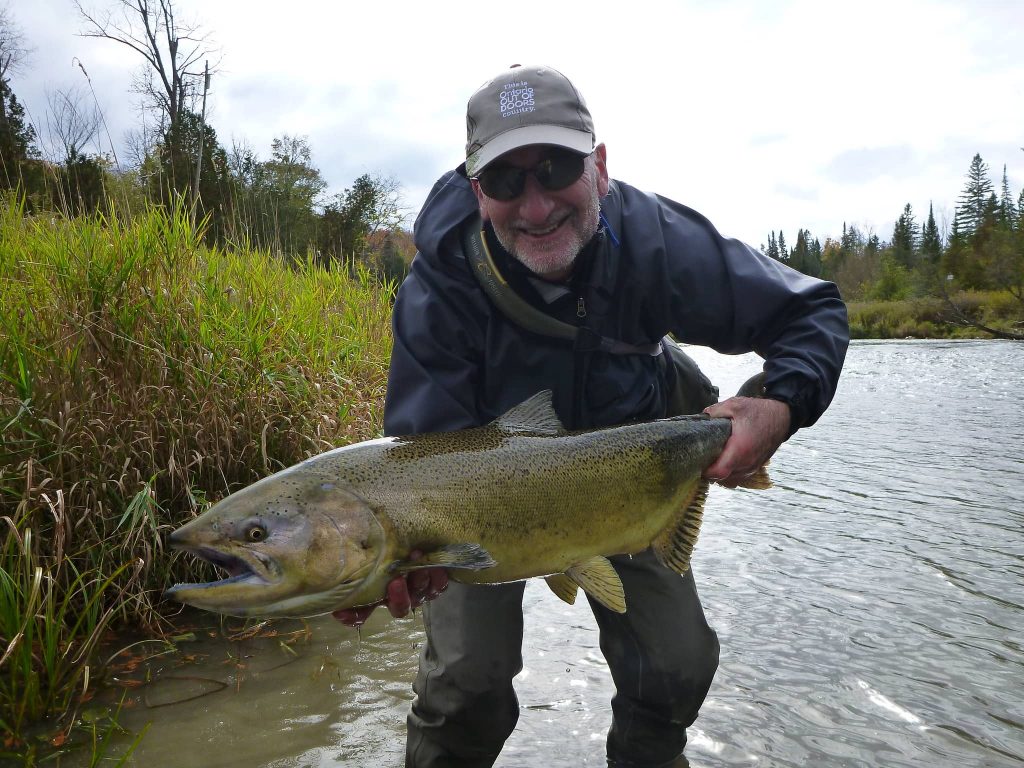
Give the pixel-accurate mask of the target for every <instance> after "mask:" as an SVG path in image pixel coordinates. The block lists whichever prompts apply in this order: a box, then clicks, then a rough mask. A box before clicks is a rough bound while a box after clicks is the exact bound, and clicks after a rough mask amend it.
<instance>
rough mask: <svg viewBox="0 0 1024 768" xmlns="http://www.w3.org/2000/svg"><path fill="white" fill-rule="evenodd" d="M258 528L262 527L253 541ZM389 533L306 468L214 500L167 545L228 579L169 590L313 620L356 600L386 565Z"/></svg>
mask: <svg viewBox="0 0 1024 768" xmlns="http://www.w3.org/2000/svg"><path fill="white" fill-rule="evenodd" d="M254 531H257V532H258V533H259V537H258V538H254V533H253V532H254ZM385 538H386V537H385V535H384V531H383V528H382V527H381V525H380V523H379V522H378V521H377V519H376V517H375V515H374V514H373V512H372V510H370V508H369V507H368V506H367V505H366V504H365V502H363V500H362V499H360V498H359V497H358V496H357V495H356V494H354V493H353V492H352V491H351V490H350V489H347V488H345V487H344V486H343V485H342V484H340V483H336V482H331V481H329V480H326V479H325V478H323V477H322V476H320V475H319V474H317V473H311V472H309V471H308V470H307V469H305V468H303V467H302V465H300V466H298V467H293V468H291V469H288V470H284V471H283V472H279V473H278V474H277V475H272V476H271V477H268V478H265V479H264V480H261V481H260V482H258V483H255V484H254V485H251V486H249V487H248V488H244V489H242V490H240V491H238V492H236V493H234V494H232V495H231V496H228V497H227V498H226V499H224V500H222V501H220V502H218V503H217V504H215V505H214V506H213V507H211V508H210V509H209V510H207V511H206V512H204V513H203V514H202V515H200V516H199V517H197V518H196V519H195V520H192V521H191V522H189V523H187V524H186V525H184V526H182V527H181V528H179V529H178V530H176V531H174V532H173V533H172V534H171V535H170V537H169V539H168V541H169V543H170V545H171V546H173V547H174V548H176V549H180V550H184V551H185V552H188V553H189V554H192V555H194V556H196V557H197V558H199V559H202V560H205V561H207V562H210V563H211V564H213V565H214V566H216V567H218V568H219V569H221V570H222V571H225V572H226V577H225V578H222V579H220V580H216V581H209V582H203V583H196V584H176V585H174V586H173V587H171V588H170V589H168V590H167V591H166V592H165V595H166V596H168V597H170V598H173V599H175V600H178V601H179V602H182V603H185V604H187V605H191V606H194V607H196V608H200V609H203V610H209V611H214V612H217V613H222V614H225V615H228V616H241V617H271V616H293V617H303V616H315V615H318V614H321V613H327V612H328V611H331V610H336V609H337V608H342V607H348V605H355V604H357V603H352V602H351V600H352V596H353V595H358V596H359V597H362V595H363V594H364V593H366V592H367V589H366V582H367V580H368V579H369V581H371V582H376V581H378V579H376V578H374V574H375V573H376V572H377V571H378V570H381V569H382V568H383V566H382V564H381V563H382V558H383V556H384V555H385V554H386V551H387V548H386V546H385V543H386V541H385Z"/></svg>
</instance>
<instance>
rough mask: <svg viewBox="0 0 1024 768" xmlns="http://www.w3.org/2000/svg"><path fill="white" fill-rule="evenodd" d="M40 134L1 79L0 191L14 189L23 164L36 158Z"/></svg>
mask: <svg viewBox="0 0 1024 768" xmlns="http://www.w3.org/2000/svg"><path fill="white" fill-rule="evenodd" d="M35 140H36V132H35V129H33V128H32V126H31V125H30V124H28V123H26V122H25V109H24V108H23V107H22V106H21V104H20V103H18V98H17V97H16V96H15V95H14V91H12V90H11V88H10V86H9V85H8V84H7V82H6V80H3V79H0V189H11V188H13V187H14V186H15V185H16V184H17V183H18V180H19V178H20V177H21V173H20V169H21V165H22V163H24V162H25V160H27V159H28V158H29V157H33V156H35V155H36V148H35Z"/></svg>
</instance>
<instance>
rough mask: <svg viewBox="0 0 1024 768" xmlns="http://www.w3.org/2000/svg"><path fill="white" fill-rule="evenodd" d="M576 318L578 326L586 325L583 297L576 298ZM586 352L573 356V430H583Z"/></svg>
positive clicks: (585, 308)
mask: <svg viewBox="0 0 1024 768" xmlns="http://www.w3.org/2000/svg"><path fill="white" fill-rule="evenodd" d="M576 317H577V318H578V319H579V322H578V323H577V325H581V326H582V325H584V322H583V321H584V320H585V319H586V317H587V305H586V304H585V303H584V301H583V297H582V296H578V297H577V298H576ZM586 357H587V353H586V352H575V353H574V354H573V358H574V359H573V387H572V391H573V398H572V420H573V426H572V427H571V428H572V429H583V383H584V380H585V379H586V370H585V368H586Z"/></svg>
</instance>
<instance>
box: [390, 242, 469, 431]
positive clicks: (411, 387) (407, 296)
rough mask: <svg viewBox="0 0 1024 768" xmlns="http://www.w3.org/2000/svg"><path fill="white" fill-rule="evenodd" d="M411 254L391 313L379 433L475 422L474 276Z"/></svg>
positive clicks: (447, 427)
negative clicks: (390, 345) (391, 342)
mask: <svg viewBox="0 0 1024 768" xmlns="http://www.w3.org/2000/svg"><path fill="white" fill-rule="evenodd" d="M457 272H458V271H457V265H454V266H453V265H446V266H445V265H441V264H439V262H438V260H437V259H436V258H433V259H428V258H426V257H425V256H424V255H423V254H422V253H419V254H417V255H416V258H415V259H414V260H413V264H412V269H411V270H410V272H409V275H408V277H407V278H406V279H405V281H404V282H403V283H402V286H401V288H400V289H399V291H398V297H397V298H396V300H395V307H394V311H393V313H392V321H391V322H392V331H393V335H394V346H393V349H392V353H391V366H390V369H389V371H388V390H387V397H386V399H385V403H384V433H385V434H387V435H411V434H418V433H421V432H446V431H451V430H455V429H465V428H467V427H473V426H477V425H478V424H479V416H478V403H477V397H478V395H477V392H478V381H479V375H480V374H479V371H480V363H481V361H480V352H479V350H480V344H479V341H478V340H477V338H476V336H477V334H478V333H482V330H481V329H480V327H481V319H480V318H479V317H478V316H477V313H476V312H474V310H473V307H474V306H475V304H476V300H475V299H474V297H473V296H472V295H471V293H472V288H473V287H474V286H473V285H472V284H469V283H468V281H469V280H472V279H473V276H472V275H471V274H469V273H468V272H465V274H464V275H460V274H458V273H457Z"/></svg>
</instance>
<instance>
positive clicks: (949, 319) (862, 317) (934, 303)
mask: <svg viewBox="0 0 1024 768" xmlns="http://www.w3.org/2000/svg"><path fill="white" fill-rule="evenodd" d="M951 298H952V300H953V302H954V303H955V304H956V306H957V307H958V308H959V309H960V311H961V312H962V313H963V314H964V316H966V317H969V318H971V319H973V320H976V321H977V322H979V323H983V324H985V325H988V326H992V327H995V328H1000V329H1002V330H1006V331H1015V330H1016V331H1019V329H1020V327H1021V326H1022V325H1024V304H1022V303H1021V302H1020V301H1019V300H1018V299H1016V298H1015V297H1014V296H1013V295H1011V294H1010V292H1009V291H963V292H960V293H957V294H956V295H954V296H952V297H951ZM848 308H849V312H850V334H851V336H852V337H853V338H855V339H905V338H917V339H958V338H982V339H984V338H990V335H989V334H987V333H985V332H984V331H981V330H979V329H977V328H972V327H969V326H964V325H963V324H962V323H960V322H958V321H957V317H956V316H955V314H954V313H953V312H951V311H950V307H949V304H948V303H947V302H945V301H944V300H943V299H940V298H938V297H934V296H931V297H922V298H916V299H905V300H902V301H851V302H849V303H848Z"/></svg>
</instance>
